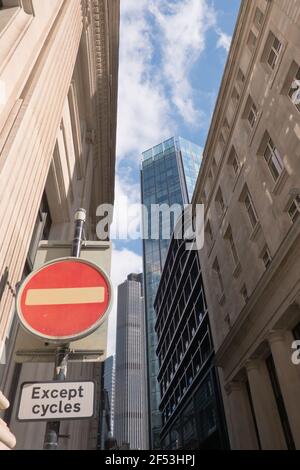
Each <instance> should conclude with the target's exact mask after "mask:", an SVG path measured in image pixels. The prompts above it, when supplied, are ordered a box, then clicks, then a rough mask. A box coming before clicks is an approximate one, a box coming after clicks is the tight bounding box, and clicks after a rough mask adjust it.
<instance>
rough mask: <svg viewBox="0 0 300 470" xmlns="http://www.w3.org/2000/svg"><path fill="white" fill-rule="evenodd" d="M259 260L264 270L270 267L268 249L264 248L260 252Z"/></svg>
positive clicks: (270, 259)
mask: <svg viewBox="0 0 300 470" xmlns="http://www.w3.org/2000/svg"><path fill="white" fill-rule="evenodd" d="M261 259H262V260H263V263H264V265H265V268H266V269H267V268H268V267H269V266H270V264H271V261H272V258H271V255H270V251H269V248H268V247H267V246H266V247H265V249H264V250H263V252H262V255H261Z"/></svg>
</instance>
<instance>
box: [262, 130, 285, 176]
mask: <svg viewBox="0 0 300 470" xmlns="http://www.w3.org/2000/svg"><path fill="white" fill-rule="evenodd" d="M264 157H265V160H266V163H267V165H268V167H269V170H270V172H271V175H272V176H273V178H274V180H275V181H276V180H277V179H278V177H279V176H280V174H281V173H282V170H283V168H284V165H283V161H282V158H281V155H280V153H279V151H278V149H277V148H276V147H275V144H274V142H273V141H272V139H271V137H270V136H268V140H267V144H266V147H265V151H264Z"/></svg>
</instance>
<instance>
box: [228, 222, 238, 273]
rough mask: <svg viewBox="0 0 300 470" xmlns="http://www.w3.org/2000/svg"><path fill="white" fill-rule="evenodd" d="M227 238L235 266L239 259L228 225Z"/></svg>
mask: <svg viewBox="0 0 300 470" xmlns="http://www.w3.org/2000/svg"><path fill="white" fill-rule="evenodd" d="M227 238H228V242H229V246H230V250H231V254H232V258H233V261H234V264H235V266H237V265H238V264H239V262H240V260H239V257H238V254H237V250H236V246H235V243H234V240H233V235H232V230H231V227H229V230H228V234H227Z"/></svg>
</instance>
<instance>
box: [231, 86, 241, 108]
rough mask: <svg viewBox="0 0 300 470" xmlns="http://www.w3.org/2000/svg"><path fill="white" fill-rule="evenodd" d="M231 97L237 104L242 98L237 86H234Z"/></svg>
mask: <svg viewBox="0 0 300 470" xmlns="http://www.w3.org/2000/svg"><path fill="white" fill-rule="evenodd" d="M231 98H232V101H233V102H234V103H235V104H236V103H237V102H238V101H239V99H240V95H239V92H238V91H237V89H236V87H234V88H233V91H232V95H231Z"/></svg>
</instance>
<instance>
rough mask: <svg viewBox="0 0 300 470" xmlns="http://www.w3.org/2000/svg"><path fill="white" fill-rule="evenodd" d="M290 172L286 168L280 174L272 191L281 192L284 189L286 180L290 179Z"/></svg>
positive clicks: (274, 192)
mask: <svg viewBox="0 0 300 470" xmlns="http://www.w3.org/2000/svg"><path fill="white" fill-rule="evenodd" d="M288 176H289V175H288V172H287V171H286V168H284V169H283V170H282V172H281V174H280V176H279V177H278V179H277V181H276V183H275V185H274V188H273V189H272V193H273V194H280V192H281V191H282V188H283V186H284V184H285V182H286V180H287V179H288Z"/></svg>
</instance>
